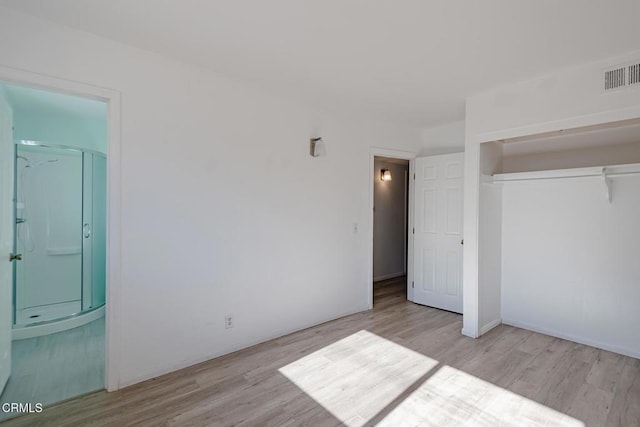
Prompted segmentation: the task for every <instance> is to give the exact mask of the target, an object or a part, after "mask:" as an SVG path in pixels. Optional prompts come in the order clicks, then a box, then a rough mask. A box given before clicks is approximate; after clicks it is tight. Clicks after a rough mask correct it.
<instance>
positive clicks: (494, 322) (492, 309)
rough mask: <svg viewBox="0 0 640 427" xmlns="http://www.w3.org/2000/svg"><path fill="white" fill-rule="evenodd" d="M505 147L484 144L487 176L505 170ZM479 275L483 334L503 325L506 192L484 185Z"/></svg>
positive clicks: (482, 165) (482, 157) (482, 151)
mask: <svg viewBox="0 0 640 427" xmlns="http://www.w3.org/2000/svg"><path fill="white" fill-rule="evenodd" d="M502 161H503V156H502V144H501V143H499V142H493V143H487V144H483V145H482V147H481V148H480V170H481V172H482V173H483V174H485V175H492V174H494V173H499V172H500V171H501V170H502ZM479 217H480V219H479V224H480V227H479V246H480V251H479V262H478V275H479V277H480V283H482V285H483V289H482V291H483V292H482V293H481V294H480V295H479V304H478V307H479V310H478V319H479V325H480V334H484V333H486V332H487V331H489V330H490V329H491V328H493V327H495V326H498V325H499V324H500V311H501V307H500V293H501V282H502V278H501V268H502V244H501V243H502V242H501V240H502V239H501V236H502V188H501V187H500V186H498V185H481V187H480V210H479Z"/></svg>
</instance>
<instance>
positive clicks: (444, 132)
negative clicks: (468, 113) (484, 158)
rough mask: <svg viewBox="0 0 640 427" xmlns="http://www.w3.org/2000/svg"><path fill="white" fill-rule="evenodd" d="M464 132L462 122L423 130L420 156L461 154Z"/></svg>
mask: <svg viewBox="0 0 640 427" xmlns="http://www.w3.org/2000/svg"><path fill="white" fill-rule="evenodd" d="M464 132H465V129H464V120H461V121H458V122H451V123H445V124H443V125H440V126H434V127H431V128H427V129H424V130H423V131H422V150H421V151H420V156H437V155H440V154H451V153H461V152H463V151H464Z"/></svg>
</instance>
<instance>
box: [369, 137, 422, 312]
mask: <svg viewBox="0 0 640 427" xmlns="http://www.w3.org/2000/svg"><path fill="white" fill-rule="evenodd" d="M417 156H418V153H417V152H414V151H404V150H394V149H388V148H378V147H372V148H371V149H370V150H369V228H368V230H367V234H368V235H367V250H368V253H367V306H368V307H369V310H370V309H372V308H373V225H374V224H373V221H374V215H373V207H374V194H373V191H374V190H373V180H374V179H375V171H374V170H373V168H374V161H375V158H376V157H388V158H392V159H400V160H408V161H409V188H408V197H409V206H408V209H409V220H408V223H407V242H408V243H407V299H408V300H409V301H411V300H413V290H412V289H411V286H409V284H410V283H411V281H412V280H413V233H411V232H410V230H412V229H413V179H411V177H412V176H413V167H414V159H415V158H416V157H417Z"/></svg>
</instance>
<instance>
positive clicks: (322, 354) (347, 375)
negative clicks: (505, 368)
mask: <svg viewBox="0 0 640 427" xmlns="http://www.w3.org/2000/svg"><path fill="white" fill-rule="evenodd" d="M438 364H439V363H438V361H437V360H434V359H431V358H429V357H427V356H425V355H422V354H420V353H417V352H415V351H413V350H410V349H408V348H406V347H403V346H402V345H400V344H397V343H394V342H392V341H389V340H387V339H385V338H382V337H379V336H378V335H375V334H373V333H371V332H369V331H365V330H362V331H359V332H357V333H355V334H353V335H350V336H348V337H346V338H343V339H342V340H340V341H337V342H335V343H333V344H331V345H328V346H326V347H324V348H322V349H320V350H318V351H316V352H314V353H312V354H309V355H307V356H305V357H303V358H301V359H298V360H296V361H295V362H292V363H290V364H288V365H286V366H284V367H282V368H280V369H279V371H280V373H282V374H283V375H284V376H285V377H287V378H288V379H289V380H290V381H291V382H293V383H294V384H295V385H296V386H298V387H299V388H300V389H301V390H303V391H304V392H305V393H306V394H307V395H308V396H310V397H311V398H312V399H313V400H315V401H316V402H317V403H318V404H320V405H321V406H322V407H323V408H325V409H326V410H327V411H328V412H330V413H331V414H332V415H333V416H334V417H335V418H336V419H337V420H339V421H340V422H341V423H343V424H344V425H346V426H348V427H357V426H362V425H365V424H368V423H369V424H376V425H385V426H405V425H407V426H413V425H418V424H420V425H434V426H439V425H470V426H496V425H534V426H549V425H553V426H571V427H583V426H584V423H583V422H582V421H580V420H577V419H575V418H572V417H570V416H568V415H565V414H563V413H561V412H558V411H555V410H553V409H551V408H548V407H546V406H544V405H542V404H539V403H537V402H535V401H532V400H530V399H527V398H525V397H522V396H520V395H518V394H515V393H512V392H510V391H508V390H505V389H503V388H501V387H498V386H496V385H494V384H491V383H489V382H486V381H483V380H481V379H479V378H477V377H474V376H473V375H470V374H467V373H465V372H463V371H460V370H458V369H455V368H453V367H450V366H446V365H445V366H438ZM403 393H404V395H403Z"/></svg>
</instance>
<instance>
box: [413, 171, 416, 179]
mask: <svg viewBox="0 0 640 427" xmlns="http://www.w3.org/2000/svg"><path fill="white" fill-rule="evenodd" d="M413 180H414V181H415V180H416V173H415V172H414V173H413Z"/></svg>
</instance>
